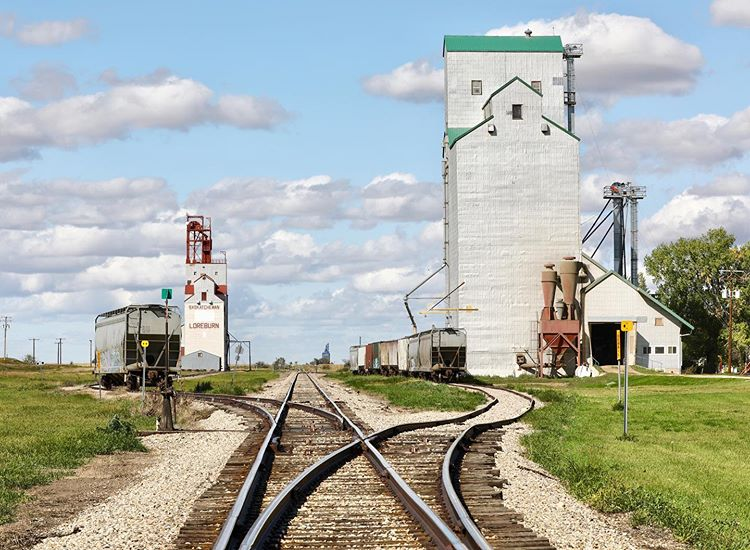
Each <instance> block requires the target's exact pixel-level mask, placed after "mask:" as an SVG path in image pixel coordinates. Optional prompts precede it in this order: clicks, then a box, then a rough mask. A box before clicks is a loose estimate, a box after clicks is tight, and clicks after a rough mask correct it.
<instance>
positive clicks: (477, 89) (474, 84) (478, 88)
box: [471, 80, 482, 95]
mask: <svg viewBox="0 0 750 550" xmlns="http://www.w3.org/2000/svg"><path fill="white" fill-rule="evenodd" d="M471 95H482V81H481V80H472V81H471Z"/></svg>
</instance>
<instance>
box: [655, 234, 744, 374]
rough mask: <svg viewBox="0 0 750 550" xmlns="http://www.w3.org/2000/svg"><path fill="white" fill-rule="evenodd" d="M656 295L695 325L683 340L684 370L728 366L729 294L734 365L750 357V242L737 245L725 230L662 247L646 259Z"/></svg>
mask: <svg viewBox="0 0 750 550" xmlns="http://www.w3.org/2000/svg"><path fill="white" fill-rule="evenodd" d="M645 265H646V272H647V273H648V275H649V276H650V277H651V278H652V281H653V284H654V285H655V287H656V291H655V293H654V295H655V297H656V298H657V299H658V300H659V301H661V302H662V303H664V304H665V305H666V306H667V307H669V308H670V309H672V310H674V311H676V312H677V313H678V314H680V315H681V316H682V317H684V318H685V319H687V320H688V321H689V322H690V323H691V324H692V325H694V326H695V329H694V330H693V332H692V333H691V334H690V335H689V336H686V337H685V338H683V368H684V369H687V370H690V371H695V372H717V371H718V370H719V367H720V365H726V364H727V359H728V340H729V330H728V325H729V296H728V291H729V289H730V288H733V289H734V290H735V291H739V297H737V298H734V300H733V302H732V318H733V330H732V365H736V366H740V367H742V366H744V365H745V364H746V363H747V362H748V359H750V357H749V356H750V302H749V301H748V298H749V297H750V243H744V244H742V245H737V242H736V239H735V236H734V235H732V234H731V233H729V232H727V231H726V230H725V229H723V228H719V229H711V230H709V231H707V232H706V233H704V234H703V235H701V236H699V237H694V238H681V239H678V240H676V241H674V242H671V243H665V244H661V245H659V246H657V247H656V248H655V249H654V250H653V252H652V253H651V254H649V255H648V256H647V257H646V259H645Z"/></svg>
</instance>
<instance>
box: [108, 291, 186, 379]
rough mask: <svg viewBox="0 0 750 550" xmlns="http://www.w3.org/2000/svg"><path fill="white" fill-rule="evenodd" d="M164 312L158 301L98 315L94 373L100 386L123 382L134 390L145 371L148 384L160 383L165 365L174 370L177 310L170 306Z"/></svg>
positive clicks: (178, 323) (177, 351) (177, 347)
mask: <svg viewBox="0 0 750 550" xmlns="http://www.w3.org/2000/svg"><path fill="white" fill-rule="evenodd" d="M165 316H166V315H165V310H164V306H163V305H160V304H146V305H129V306H126V307H123V308H119V309H115V310H112V311H108V312H106V313H101V314H99V315H97V317H96V321H95V342H96V355H95V357H96V359H95V364H94V373H95V374H96V375H98V376H101V383H102V386H103V387H105V388H111V387H112V386H113V385H121V384H126V385H127V386H128V389H129V390H131V391H134V390H136V389H138V387H140V385H141V379H142V378H143V376H144V372H145V379H146V383H147V384H157V383H159V382H160V381H161V380H162V379H163V378H164V373H165V370H166V369H168V370H169V372H170V373H176V372H177V362H178V360H179V357H180V326H181V324H182V319H181V317H180V310H179V309H178V308H176V307H170V308H169V318H168V319H166V320H165ZM166 342H169V346H167V345H166ZM146 343H147V344H146ZM142 344H146V347H143V345H142ZM167 347H169V354H168V355H169V356H168V357H167V350H166V348H167Z"/></svg>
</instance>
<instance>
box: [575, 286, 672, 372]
mask: <svg viewBox="0 0 750 550" xmlns="http://www.w3.org/2000/svg"><path fill="white" fill-rule="evenodd" d="M583 303H584V319H583V321H584V350H583V351H584V354H583V358H584V359H585V358H587V357H588V356H589V355H590V354H591V341H590V338H591V327H590V323H597V322H620V321H623V320H634V321H637V322H638V324H637V342H636V349H635V350H633V349H632V347H631V349H629V350H628V362H629V363H630V364H632V363H633V362H635V364H637V365H640V366H642V367H647V368H651V369H655V370H663V371H667V372H680V368H681V365H682V340H681V338H680V331H681V329H682V326H681V324H679V323H678V322H676V321H675V320H674V319H673V318H672V316H671V315H669V314H668V313H667V312H666V311H664V310H662V309H661V308H659V307H658V306H655V304H653V302H651V301H649V300H648V299H647V298H645V297H644V296H643V295H642V294H641V293H640V292H638V291H637V290H635V289H634V288H633V287H631V286H630V285H628V284H627V283H626V282H625V281H623V280H622V279H620V278H618V277H616V276H615V275H610V276H609V277H607V278H606V279H605V280H603V281H602V282H601V283H599V284H597V285H596V286H595V287H593V288H592V289H591V290H590V291H587V292H585V293H584V298H583ZM657 318H660V319H661V320H662V323H663V324H662V325H661V326H658V325H656V319H657ZM629 343H630V342H629ZM670 346H671V347H674V348H676V353H669V347H670ZM648 347H650V348H651V353H650V354H649V353H644V348H648ZM657 347H660V348H661V347H663V348H664V353H659V354H657V353H656V348H657ZM633 351H635V354H634V355H635V356H634V357H633V353H632V352H633Z"/></svg>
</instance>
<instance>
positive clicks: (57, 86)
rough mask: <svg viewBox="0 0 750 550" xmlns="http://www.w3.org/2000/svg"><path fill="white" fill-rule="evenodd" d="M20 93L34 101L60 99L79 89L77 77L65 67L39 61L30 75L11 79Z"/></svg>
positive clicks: (12, 84) (11, 82)
mask: <svg viewBox="0 0 750 550" xmlns="http://www.w3.org/2000/svg"><path fill="white" fill-rule="evenodd" d="M10 85H11V86H13V88H15V89H16V90H17V91H18V94H19V95H20V96H21V97H22V98H24V99H29V100H32V101H50V100H53V99H60V98H61V97H63V96H65V95H66V94H67V93H68V92H73V91H75V90H77V89H78V85H77V83H76V79H75V77H74V76H73V75H72V74H71V73H70V72H69V71H68V70H67V69H66V68H65V67H60V66H56V65H53V64H50V63H37V64H36V65H34V66H33V67H32V69H31V74H30V75H28V76H19V77H16V78H13V79H12V80H11V81H10Z"/></svg>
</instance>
